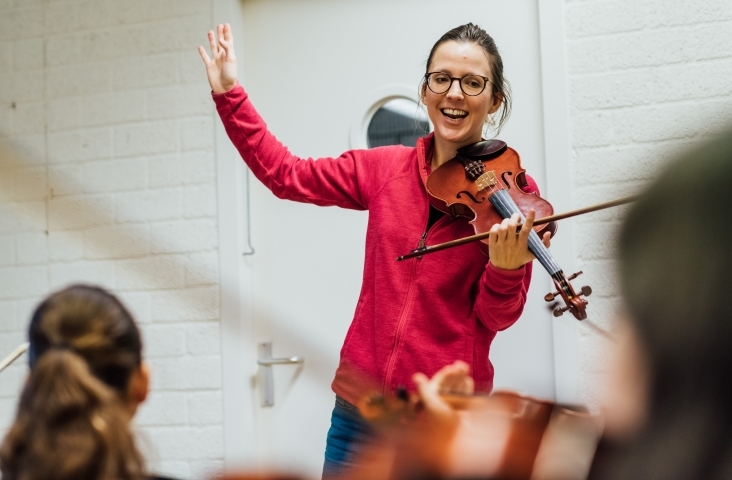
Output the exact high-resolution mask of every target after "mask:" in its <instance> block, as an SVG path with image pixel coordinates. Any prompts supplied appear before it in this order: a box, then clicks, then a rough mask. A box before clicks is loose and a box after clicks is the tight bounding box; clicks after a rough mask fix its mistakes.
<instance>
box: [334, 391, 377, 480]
mask: <svg viewBox="0 0 732 480" xmlns="http://www.w3.org/2000/svg"><path fill="white" fill-rule="evenodd" d="M372 435H373V431H372V428H371V425H369V423H368V422H367V421H366V420H364V419H363V417H361V414H360V413H358V409H357V408H356V406H355V405H352V404H350V403H348V402H347V401H345V400H343V399H342V398H341V397H338V396H336V403H335V408H333V416H332V417H331V419H330V430H328V439H327V441H326V443H325V463H324V464H323V479H324V480H327V479H332V478H337V477H338V476H339V475H340V474H342V473H343V471H344V470H346V469H348V468H349V467H351V466H353V464H354V459H355V458H354V457H355V454H356V453H357V452H358V448H359V446H360V445H361V444H363V443H364V442H366V441H368V440H369V439H370V438H371V437H372Z"/></svg>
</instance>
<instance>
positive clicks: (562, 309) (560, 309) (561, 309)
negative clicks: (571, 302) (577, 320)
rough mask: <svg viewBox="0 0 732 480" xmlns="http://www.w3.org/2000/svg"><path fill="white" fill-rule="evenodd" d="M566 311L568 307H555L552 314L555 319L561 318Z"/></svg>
mask: <svg viewBox="0 0 732 480" xmlns="http://www.w3.org/2000/svg"><path fill="white" fill-rule="evenodd" d="M567 310H569V307H557V308H555V309H554V312H553V314H554V316H555V317H561V316H562V315H564V312H566V311H567Z"/></svg>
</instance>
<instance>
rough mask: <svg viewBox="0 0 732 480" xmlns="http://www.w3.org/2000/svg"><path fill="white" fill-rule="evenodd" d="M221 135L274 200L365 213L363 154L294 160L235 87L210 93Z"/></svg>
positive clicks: (366, 186) (366, 173)
mask: <svg viewBox="0 0 732 480" xmlns="http://www.w3.org/2000/svg"><path fill="white" fill-rule="evenodd" d="M212 96H213V99H214V102H215V103H216V109H217V110H218V113H219V116H220V117H221V120H222V122H223V124H224V127H225V129H226V133H227V134H228V135H229V138H230V139H231V141H232V142H233V143H234V146H235V147H236V148H237V150H239V153H240V154H241V156H242V158H243V159H244V161H245V162H246V164H247V165H248V166H249V168H250V169H251V171H252V173H254V175H255V176H256V177H257V178H258V179H259V180H260V181H261V182H262V183H263V184H264V185H265V186H266V187H267V188H269V189H270V190H271V191H272V193H274V194H275V195H276V196H277V197H279V198H284V199H288V200H294V201H297V202H304V203H313V204H316V205H323V206H330V205H335V206H339V207H343V208H350V209H355V210H365V209H367V208H368V198H369V193H370V189H369V187H373V183H372V182H370V181H369V179H368V178H367V177H368V176H369V175H371V174H372V173H370V172H373V171H378V170H381V169H379V168H378V167H377V166H376V165H371V166H370V168H367V167H368V165H367V164H368V161H369V159H370V157H375V158H376V156H374V155H370V154H369V151H368V150H353V151H349V152H346V153H344V154H343V155H341V156H340V157H338V158H322V159H318V160H314V159H302V158H299V157H296V156H295V155H293V154H292V153H290V151H289V150H288V149H287V147H285V146H284V145H283V144H282V143H280V142H279V141H278V140H277V139H276V138H275V136H274V135H273V134H272V133H270V132H269V130H268V129H267V125H266V124H265V122H264V120H263V119H262V117H260V116H259V114H258V113H257V111H256V109H255V108H254V106H253V105H252V103H251V102H250V101H249V97H248V95H247V93H246V92H245V91H244V89H243V88H242V86H241V85H239V84H237V85H236V86H235V87H234V88H232V89H231V90H229V91H228V92H224V93H213V94H212Z"/></svg>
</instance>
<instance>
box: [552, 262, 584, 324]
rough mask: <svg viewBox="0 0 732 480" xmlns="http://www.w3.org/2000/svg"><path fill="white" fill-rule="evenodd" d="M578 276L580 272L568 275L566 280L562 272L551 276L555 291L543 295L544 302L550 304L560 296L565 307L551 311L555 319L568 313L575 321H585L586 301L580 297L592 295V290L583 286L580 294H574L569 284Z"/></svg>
mask: <svg viewBox="0 0 732 480" xmlns="http://www.w3.org/2000/svg"><path fill="white" fill-rule="evenodd" d="M580 275H582V271H581V270H580V271H579V272H577V273H574V274H572V275H570V276H569V278H566V277H565V276H564V273H562V272H558V273H557V274H555V275H552V280H554V286H556V287H557V291H556V292H552V293H547V294H546V295H544V300H546V301H547V302H551V301H553V300H554V299H555V298H556V297H557V296H561V297H562V300H564V305H565V306H564V307H557V308H555V309H554V310H553V313H554V316H555V317H561V316H562V315H564V312H566V311H569V312H570V313H571V314H572V315H574V317H575V318H576V319H577V320H585V319H586V318H587V312H586V307H587V300H585V299H584V298H582V297H589V296H590V295H592V288H591V287H590V286H589V285H584V286H583V287H582V288H581V289H580V293H576V292H575V291H574V287H572V284H571V283H569V282H570V281H571V280H574V279H575V278H577V277H579V276H580Z"/></svg>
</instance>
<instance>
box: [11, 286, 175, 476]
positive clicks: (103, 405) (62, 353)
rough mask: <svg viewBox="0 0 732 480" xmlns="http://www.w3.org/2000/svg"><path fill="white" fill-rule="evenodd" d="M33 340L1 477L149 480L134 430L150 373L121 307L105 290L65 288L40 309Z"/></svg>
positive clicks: (32, 329)
mask: <svg viewBox="0 0 732 480" xmlns="http://www.w3.org/2000/svg"><path fill="white" fill-rule="evenodd" d="M28 336H29V342H30V348H29V350H28V354H29V364H30V375H29V377H28V380H27V381H26V384H25V387H24V388H23V392H22V393H21V397H20V403H19V405H18V412H17V415H16V418H15V422H14V423H13V425H12V427H11V428H10V431H9V432H8V434H7V436H6V437H5V439H4V441H3V443H2V447H0V471H1V472H2V478H3V479H4V480H20V479H22V480H72V479H74V480H75V479H80V478H84V479H89V480H95V479H99V480H145V479H149V478H151V477H149V476H148V475H147V473H146V472H145V467H144V460H143V457H142V455H141V454H140V452H139V451H138V450H137V447H136V446H135V441H134V437H133V434H132V432H131V431H130V421H131V420H132V417H133V416H134V415H135V412H136V411H137V407H138V406H139V405H140V403H142V402H143V401H145V399H146V398H147V393H148V385H149V372H148V369H147V366H146V365H145V363H143V361H142V340H141V338H140V331H139V330H138V328H137V325H135V322H134V320H133V319H132V316H131V315H130V313H129V312H128V311H127V310H126V309H125V307H124V306H123V305H122V304H121V303H120V301H119V300H117V298H116V297H114V296H113V295H111V294H110V293H108V292H106V291H104V290H103V289H101V288H97V287H90V286H85V285H75V286H71V287H68V288H66V289H64V290H61V291H59V292H57V293H55V294H53V295H51V296H50V297H48V298H47V299H46V300H45V301H44V302H43V303H41V305H40V306H39V307H38V308H37V309H36V311H35V313H34V314H33V318H32V320H31V324H30V330H29V334H28ZM155 478H160V477H155Z"/></svg>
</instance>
